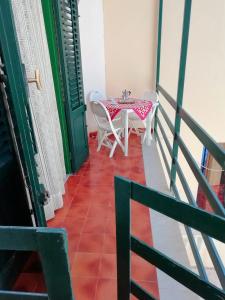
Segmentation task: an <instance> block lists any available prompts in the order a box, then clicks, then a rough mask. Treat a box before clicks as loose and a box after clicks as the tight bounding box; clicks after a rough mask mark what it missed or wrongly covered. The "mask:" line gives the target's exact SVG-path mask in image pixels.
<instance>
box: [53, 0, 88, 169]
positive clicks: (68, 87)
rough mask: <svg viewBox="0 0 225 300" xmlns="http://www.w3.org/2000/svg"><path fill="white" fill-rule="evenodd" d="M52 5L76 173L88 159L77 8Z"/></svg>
mask: <svg viewBox="0 0 225 300" xmlns="http://www.w3.org/2000/svg"><path fill="white" fill-rule="evenodd" d="M53 3H54V13H55V28H56V33H57V43H58V49H59V60H60V69H61V79H62V88H63V94H64V99H65V105H66V114H67V124H68V129H69V140H70V149H71V158H72V170H73V171H77V170H78V169H79V168H80V166H81V165H82V163H83V162H84V161H85V160H86V159H87V157H88V140H87V126H86V117H85V111H86V106H85V104H84V93H83V79H82V66H81V53H80V38H79V22H78V7H77V1H76V0H57V1H53Z"/></svg>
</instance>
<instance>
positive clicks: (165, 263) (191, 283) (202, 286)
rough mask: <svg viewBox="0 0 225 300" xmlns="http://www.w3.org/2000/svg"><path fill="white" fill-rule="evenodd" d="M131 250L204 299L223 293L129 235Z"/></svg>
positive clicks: (218, 298) (218, 297)
mask: <svg viewBox="0 0 225 300" xmlns="http://www.w3.org/2000/svg"><path fill="white" fill-rule="evenodd" d="M131 250H132V251H133V252H135V253H136V254H137V255H139V256H141V257H142V258H143V259H145V260H146V261H148V262H149V263H151V264H153V265H154V266H156V267H157V268H159V269H160V270H162V271H163V272H164V273H166V274H167V275H169V276H170V277H172V278H173V279H175V280H176V281H178V282H180V283H181V284H182V285H184V286H186V287H187V288H189V289H190V290H192V291H193V292H195V293H197V294H198V295H199V296H201V297H203V298H205V299H212V300H216V299H217V300H221V299H224V297H225V293H224V292H223V291H222V290H220V289H219V288H217V287H216V286H214V285H213V284H211V283H210V282H207V281H204V280H202V279H201V278H200V277H199V276H198V275H196V274H195V273H194V272H192V271H190V270H188V269H187V268H186V267H184V266H182V265H181V264H179V263H177V262H175V261H174V260H173V259H171V258H169V257H168V256H166V255H164V254H163V253H161V252H160V251H158V250H156V249H153V248H151V247H149V246H148V245H147V244H145V243H144V242H142V241H140V240H138V239H137V238H136V237H134V236H131Z"/></svg>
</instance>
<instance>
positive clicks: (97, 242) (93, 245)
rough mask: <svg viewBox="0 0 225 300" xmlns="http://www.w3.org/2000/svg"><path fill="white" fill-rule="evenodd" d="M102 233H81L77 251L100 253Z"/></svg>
mask: <svg viewBox="0 0 225 300" xmlns="http://www.w3.org/2000/svg"><path fill="white" fill-rule="evenodd" d="M103 241H104V234H93V233H83V234H82V235H81V238H80V244H79V247H78V249H77V252H91V253H102V251H103Z"/></svg>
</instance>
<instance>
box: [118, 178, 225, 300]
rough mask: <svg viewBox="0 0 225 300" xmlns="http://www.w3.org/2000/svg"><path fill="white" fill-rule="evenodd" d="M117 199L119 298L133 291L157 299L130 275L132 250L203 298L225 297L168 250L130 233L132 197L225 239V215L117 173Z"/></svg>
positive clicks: (168, 215) (179, 220)
mask: <svg viewBox="0 0 225 300" xmlns="http://www.w3.org/2000/svg"><path fill="white" fill-rule="evenodd" d="M115 199H116V236H117V278H118V279H117V280H118V281H117V282H118V300H128V299H130V292H131V293H132V294H134V295H135V296H136V297H138V299H155V297H153V296H152V295H151V294H148V293H147V292H146V291H145V290H144V289H142V288H141V287H140V286H139V285H138V284H137V283H136V282H135V281H134V280H132V279H131V277H130V258H131V254H130V250H132V251H133V252H135V253H136V254H137V255H139V256H141V257H142V258H143V259H145V260H146V261H147V262H150V263H151V264H153V265H155V266H156V267H157V268H159V269H161V270H162V271H163V272H165V273H166V274H168V275H169V276H170V277H172V278H174V279H175V280H176V281H178V282H180V283H181V284H183V285H184V286H186V287H187V288H189V289H190V290H192V291H193V292H195V293H196V294H198V295H199V296H201V297H203V298H207V299H209V298H210V299H212V300H213V299H217V300H219V299H223V298H224V297H225V292H224V291H223V290H221V289H219V288H218V287H216V286H215V285H213V284H212V283H210V282H209V281H208V280H207V279H206V278H204V277H200V276H198V275H196V274H195V273H193V272H192V271H190V270H188V269H187V268H186V267H184V266H182V265H180V264H179V263H177V262H176V261H174V260H172V259H170V258H169V257H167V256H166V255H165V254H163V253H161V252H159V251H157V250H156V249H154V248H153V247H150V246H149V245H147V244H145V243H144V242H143V241H141V240H138V239H137V238H136V237H135V236H132V235H131V225H130V224H131V220H130V217H131V216H130V208H131V201H137V202H138V203H140V204H142V205H145V206H147V207H149V208H151V209H153V210H155V211H157V212H159V213H161V214H163V215H165V216H167V217H170V218H172V219H173V220H176V221H178V222H181V223H182V224H184V225H186V226H190V227H192V228H194V229H196V230H199V231H200V232H202V233H203V234H206V235H210V236H211V237H213V238H216V239H218V240H220V241H221V242H223V243H225V235H224V232H225V219H224V218H222V217H220V216H217V215H214V214H211V213H208V212H206V211H204V210H202V209H199V208H196V207H193V206H191V205H189V204H186V203H184V202H182V201H177V200H176V199H175V198H173V197H171V196H168V195H165V194H163V193H160V192H157V191H154V190H152V189H150V188H147V187H145V186H143V185H141V184H137V183H135V182H133V181H130V180H127V179H125V178H122V177H115Z"/></svg>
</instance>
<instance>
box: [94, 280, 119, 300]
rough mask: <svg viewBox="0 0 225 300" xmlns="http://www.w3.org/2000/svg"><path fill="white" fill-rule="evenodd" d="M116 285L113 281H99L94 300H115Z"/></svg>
mask: <svg viewBox="0 0 225 300" xmlns="http://www.w3.org/2000/svg"><path fill="white" fill-rule="evenodd" d="M116 299H117V283H116V280H115V279H99V281H98V284H97V292H96V297H95V300H116Z"/></svg>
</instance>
